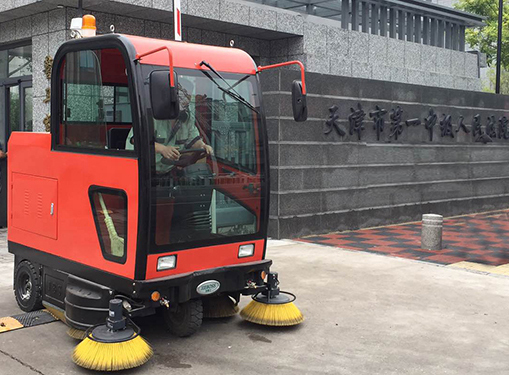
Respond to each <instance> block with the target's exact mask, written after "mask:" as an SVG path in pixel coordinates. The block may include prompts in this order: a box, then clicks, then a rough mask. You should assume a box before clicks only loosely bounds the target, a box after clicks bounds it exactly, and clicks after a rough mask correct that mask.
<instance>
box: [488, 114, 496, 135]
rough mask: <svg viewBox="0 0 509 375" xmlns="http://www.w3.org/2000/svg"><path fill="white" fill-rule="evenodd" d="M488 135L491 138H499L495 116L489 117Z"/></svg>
mask: <svg viewBox="0 0 509 375" xmlns="http://www.w3.org/2000/svg"><path fill="white" fill-rule="evenodd" d="M486 135H488V137H490V138H497V128H496V126H495V116H488V123H487V124H486Z"/></svg>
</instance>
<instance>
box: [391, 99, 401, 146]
mask: <svg viewBox="0 0 509 375" xmlns="http://www.w3.org/2000/svg"><path fill="white" fill-rule="evenodd" d="M402 114H403V111H402V109H401V108H400V106H399V105H398V106H397V107H396V109H394V108H393V109H391V113H390V115H389V117H390V119H391V133H390V134H389V138H392V137H394V139H395V140H398V136H400V135H401V133H403V124H402V123H401V115H402Z"/></svg>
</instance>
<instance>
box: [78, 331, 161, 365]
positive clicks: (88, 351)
mask: <svg viewBox="0 0 509 375" xmlns="http://www.w3.org/2000/svg"><path fill="white" fill-rule="evenodd" d="M152 354H153V351H152V348H151V347H150V345H149V344H148V343H147V342H146V341H145V340H144V339H143V338H141V337H140V336H136V337H135V338H134V339H132V340H129V341H124V342H119V343H102V342H97V341H93V340H91V339H90V338H88V337H87V338H85V339H84V340H83V341H82V342H81V343H79V344H78V346H76V348H75V349H74V353H73V356H72V359H73V361H74V363H76V364H77V365H78V366H81V367H84V368H87V369H90V370H95V371H118V370H127V369H130V368H134V367H138V366H141V365H143V364H144V363H146V362H147V361H148V360H149V359H150V357H152Z"/></svg>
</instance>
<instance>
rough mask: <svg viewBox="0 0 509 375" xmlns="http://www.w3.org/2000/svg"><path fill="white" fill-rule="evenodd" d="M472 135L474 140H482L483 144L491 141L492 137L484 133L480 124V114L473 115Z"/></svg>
mask: <svg viewBox="0 0 509 375" xmlns="http://www.w3.org/2000/svg"><path fill="white" fill-rule="evenodd" d="M472 129H473V132H472V134H473V136H474V139H475V141H476V142H482V143H484V144H486V143H488V142H493V139H491V138H490V136H489V135H487V134H486V133H484V131H483V129H482V125H481V115H479V114H477V115H475V116H474V122H473V123H472Z"/></svg>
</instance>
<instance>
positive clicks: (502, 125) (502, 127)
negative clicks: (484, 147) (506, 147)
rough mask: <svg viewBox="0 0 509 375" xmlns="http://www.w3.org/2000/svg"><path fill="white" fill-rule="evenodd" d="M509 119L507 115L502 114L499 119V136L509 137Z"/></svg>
mask: <svg viewBox="0 0 509 375" xmlns="http://www.w3.org/2000/svg"><path fill="white" fill-rule="evenodd" d="M508 123H509V120H507V117H505V116H502V117H500V118H499V119H498V138H504V139H509V132H508V130H509V129H507V128H508V126H507V125H508Z"/></svg>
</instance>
